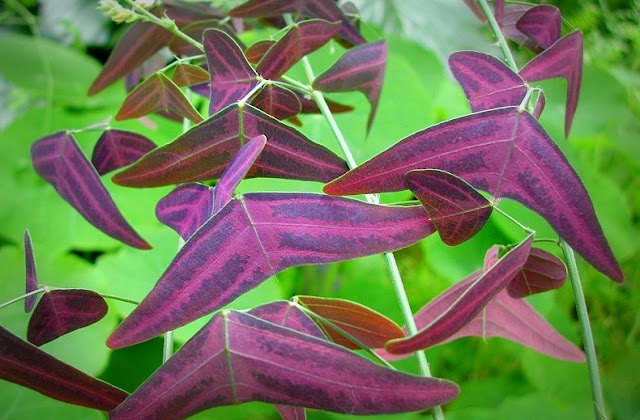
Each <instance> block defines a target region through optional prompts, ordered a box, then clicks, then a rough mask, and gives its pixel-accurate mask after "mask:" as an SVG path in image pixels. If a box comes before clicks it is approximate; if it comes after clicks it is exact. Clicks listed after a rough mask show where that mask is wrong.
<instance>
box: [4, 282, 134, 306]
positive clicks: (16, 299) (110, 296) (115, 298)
mask: <svg viewBox="0 0 640 420" xmlns="http://www.w3.org/2000/svg"><path fill="white" fill-rule="evenodd" d="M49 290H78V288H77V287H55V286H44V287H41V288H39V289H37V290H34V291H32V292H29V293H25V294H23V295H20V296H18V297H16V298H13V299H11V300H8V301H6V302H3V303H0V309H2V308H4V307H5V306H9V305H11V304H12V303H16V302H19V301H21V300H22V299H26V298H28V297H29V296H33V295H37V294H38V293H42V292H46V291H49ZM96 293H98V294H99V295H100V296H102V297H103V298H105V299H113V300H119V301H121V302H127V303H131V304H133V305H139V304H140V302H138V301H135V300H132V299H127V298H123V297H120V296H115V295H109V294H106V293H100V292H96Z"/></svg>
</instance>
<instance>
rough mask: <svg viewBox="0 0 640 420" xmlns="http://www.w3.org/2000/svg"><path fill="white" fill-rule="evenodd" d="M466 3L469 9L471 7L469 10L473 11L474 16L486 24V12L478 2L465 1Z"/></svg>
mask: <svg viewBox="0 0 640 420" xmlns="http://www.w3.org/2000/svg"><path fill="white" fill-rule="evenodd" d="M464 3H465V4H466V5H467V7H469V9H471V11H472V12H473V14H474V15H475V17H477V18H478V20H479V21H481V22H484V21H485V20H487V19H486V18H485V17H484V12H483V11H482V9H481V8H480V6H479V5H478V2H477V1H476V0H464Z"/></svg>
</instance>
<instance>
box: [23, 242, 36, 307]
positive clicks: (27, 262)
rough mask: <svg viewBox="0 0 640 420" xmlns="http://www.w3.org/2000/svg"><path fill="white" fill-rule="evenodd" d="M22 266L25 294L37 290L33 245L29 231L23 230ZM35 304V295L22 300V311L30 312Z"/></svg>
mask: <svg viewBox="0 0 640 420" xmlns="http://www.w3.org/2000/svg"><path fill="white" fill-rule="evenodd" d="M24 266H25V291H24V292H25V293H31V292H34V291H36V290H38V273H37V272H36V259H35V257H34V255H33V244H32V243H31V235H30V234H29V229H25V230H24ZM35 304H36V295H31V296H27V297H26V298H24V311H25V312H27V313H28V312H31V310H32V309H33V306H34V305H35Z"/></svg>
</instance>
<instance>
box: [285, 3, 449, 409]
mask: <svg viewBox="0 0 640 420" xmlns="http://www.w3.org/2000/svg"><path fill="white" fill-rule="evenodd" d="M284 19H285V22H286V23H287V24H291V23H292V22H293V20H292V19H291V15H289V14H285V15H284ZM301 61H302V66H303V67H304V70H305V73H306V74H307V78H308V79H309V84H310V85H313V80H314V78H315V76H314V73H313V69H312V68H311V63H310V62H309V58H308V57H307V56H304V57H302V60H301ZM311 97H312V98H313V99H314V101H315V102H316V104H317V105H318V108H320V112H322V115H324V117H325V119H326V120H327V122H328V123H329V127H331V131H332V132H333V134H334V135H335V137H336V139H337V140H338V144H339V145H340V148H341V149H342V152H343V154H344V156H345V158H346V159H347V165H348V166H349V168H350V169H353V168H355V167H357V166H358V164H357V163H356V161H355V159H354V158H353V154H352V153H351V149H350V148H349V145H348V144H347V141H346V140H345V138H344V136H343V135H342V131H341V130H340V127H338V123H337V122H336V120H335V118H334V117H333V113H332V112H331V110H330V109H329V106H328V105H327V101H326V100H325V99H324V95H322V92H320V91H317V90H313V91H312V94H311ZM365 198H366V200H367V202H369V203H372V204H379V203H380V198H379V197H378V196H377V195H373V194H366V195H365ZM384 256H385V259H386V261H387V267H388V269H389V274H390V275H391V282H392V284H393V289H394V291H395V293H396V299H397V301H398V305H399V306H400V310H401V312H402V316H403V318H404V321H405V324H406V325H407V331H408V332H409V333H410V334H415V333H417V328H416V324H415V320H414V319H413V311H412V310H411V306H410V305H409V299H408V297H407V292H406V290H405V289H404V284H403V283H402V277H401V275H400V271H399V270H398V264H397V262H396V258H395V256H394V255H393V253H392V252H386V253H385V254H384ZM415 353H416V358H417V359H418V365H419V367H420V372H422V375H423V376H426V377H431V371H430V369H429V363H428V362H427V356H426V355H425V353H424V351H422V350H419V351H416V352H415ZM432 410H433V417H434V419H435V420H444V413H443V412H442V408H441V407H440V406H435V407H433V409H432Z"/></svg>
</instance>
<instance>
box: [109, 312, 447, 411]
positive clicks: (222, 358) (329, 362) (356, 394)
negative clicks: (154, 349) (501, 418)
mask: <svg viewBox="0 0 640 420" xmlns="http://www.w3.org/2000/svg"><path fill="white" fill-rule="evenodd" d="M458 392H459V389H458V387H457V385H456V384H454V383H452V382H449V381H446V380H442V379H435V378H425V377H419V376H414V375H410V374H406V373H401V372H398V371H394V370H391V369H388V368H385V367H382V366H380V365H376V364H374V363H372V362H371V361H369V360H367V359H365V358H364V357H362V356H360V355H358V354H355V353H352V352H350V351H348V350H345V349H343V348H340V347H339V346H336V345H334V344H331V343H329V342H327V341H325V340H321V339H318V338H316V337H313V336H310V335H308V334H302V333H299V332H296V331H293V330H291V329H289V328H285V327H281V326H278V325H275V324H273V323H271V322H267V321H263V320H261V319H259V318H256V317H254V316H252V315H249V314H246V313H241V312H235V311H229V312H227V311H224V312H222V313H221V314H218V315H216V316H214V317H213V318H212V319H211V321H210V322H209V323H208V324H207V325H205V327H203V329H202V330H201V331H200V332H199V333H198V334H196V335H195V336H194V337H193V338H192V339H191V340H189V341H188V342H187V343H186V344H185V345H184V347H182V349H180V350H179V351H178V352H177V353H176V354H175V355H174V356H173V357H172V358H171V359H169V361H168V362H167V363H166V364H164V365H162V366H161V367H160V368H159V369H158V370H157V371H156V372H155V373H154V374H153V375H152V376H151V377H150V378H149V379H148V380H147V381H146V382H145V383H144V384H142V385H141V386H140V387H139V388H138V389H137V390H136V391H135V392H134V393H133V394H131V395H130V396H129V397H128V398H127V399H126V400H125V401H124V402H123V403H122V404H121V405H120V406H119V407H118V408H116V409H115V410H114V411H112V412H111V418H112V419H113V420H123V419H140V418H159V417H162V418H165V419H182V418H185V417H188V416H189V415H191V414H194V413H197V412H199V411H201V410H204V409H206V408H209V407H215V406H220V405H230V404H241V403H243V402H247V401H264V402H269V403H275V404H284V405H294V406H304V407H310V408H316V409H321V410H328V411H335V412H340V413H349V414H384V413H396V412H403V411H415V410H421V409H426V408H429V407H432V406H434V405H438V404H442V403H445V402H448V401H450V400H452V399H453V398H455V397H456V396H457V395H458Z"/></svg>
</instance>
